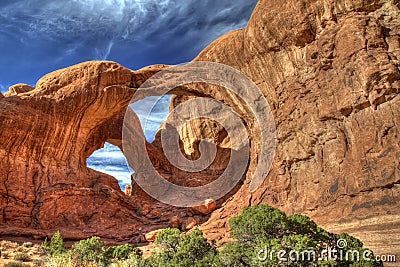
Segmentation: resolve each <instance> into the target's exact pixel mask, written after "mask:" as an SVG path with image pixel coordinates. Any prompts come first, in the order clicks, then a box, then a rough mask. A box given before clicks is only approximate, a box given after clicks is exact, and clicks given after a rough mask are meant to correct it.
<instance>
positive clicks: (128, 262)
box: [110, 248, 149, 267]
mask: <svg viewBox="0 0 400 267" xmlns="http://www.w3.org/2000/svg"><path fill="white" fill-rule="evenodd" d="M110 266H111V267H148V266H149V265H146V260H145V259H143V253H142V251H141V250H140V249H138V248H135V250H134V251H133V252H132V253H131V254H130V255H129V257H128V258H127V259H125V260H120V261H118V262H114V263H111V264H110Z"/></svg>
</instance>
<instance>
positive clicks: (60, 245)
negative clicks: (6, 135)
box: [42, 231, 65, 256]
mask: <svg viewBox="0 0 400 267" xmlns="http://www.w3.org/2000/svg"><path fill="white" fill-rule="evenodd" d="M42 248H43V250H44V252H45V254H50V255H53V256H54V255H58V254H62V253H64V252H65V246H64V240H63V237H62V235H61V233H60V231H57V232H55V233H54V235H53V236H52V237H51V240H50V242H49V241H48V240H47V238H46V239H45V240H44V242H43V243H42Z"/></svg>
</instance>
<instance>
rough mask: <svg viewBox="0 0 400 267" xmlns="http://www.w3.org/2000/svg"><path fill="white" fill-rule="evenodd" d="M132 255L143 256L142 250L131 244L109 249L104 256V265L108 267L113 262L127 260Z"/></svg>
mask: <svg viewBox="0 0 400 267" xmlns="http://www.w3.org/2000/svg"><path fill="white" fill-rule="evenodd" d="M131 253H135V254H136V253H139V254H140V255H141V250H140V249H138V248H135V247H134V246H132V245H129V244H125V245H121V246H112V247H108V248H107V249H106V250H105V251H104V254H103V260H102V262H103V265H104V266H108V265H109V264H111V262H112V261H113V260H119V261H121V260H127V259H128V258H129V256H130V254H131Z"/></svg>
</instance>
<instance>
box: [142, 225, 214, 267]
mask: <svg viewBox="0 0 400 267" xmlns="http://www.w3.org/2000/svg"><path fill="white" fill-rule="evenodd" d="M154 244H155V245H156V246H157V247H158V248H159V250H158V251H157V252H156V253H153V254H152V255H151V256H150V257H149V258H148V259H146V261H145V266H152V267H164V266H165V267H186V266H211V264H212V263H213V261H214V260H215V258H216V257H217V254H218V252H217V250H216V248H215V245H214V244H212V243H209V242H208V241H207V239H206V238H204V237H203V234H202V232H201V231H199V230H194V231H192V232H191V233H189V234H184V233H181V232H180V231H179V230H177V229H174V228H168V229H165V230H163V231H161V232H160V233H159V234H158V235H157V237H156V240H155V241H154Z"/></svg>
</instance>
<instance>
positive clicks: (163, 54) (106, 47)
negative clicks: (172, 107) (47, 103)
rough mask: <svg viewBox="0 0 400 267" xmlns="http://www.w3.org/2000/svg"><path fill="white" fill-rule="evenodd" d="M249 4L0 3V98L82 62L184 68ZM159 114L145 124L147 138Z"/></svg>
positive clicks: (246, 13)
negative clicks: (19, 86) (19, 85)
mask: <svg viewBox="0 0 400 267" xmlns="http://www.w3.org/2000/svg"><path fill="white" fill-rule="evenodd" d="M256 3H257V0H0V91H1V92H6V91H7V90H8V87H9V86H10V85H13V84H16V83H27V84H30V85H33V86H34V85H35V84H36V82H37V80H38V79H39V78H40V77H42V76H43V75H45V74H46V73H49V72H51V71H54V70H57V69H60V68H64V67H67V66H70V65H73V64H77V63H80V62H83V61H87V60H112V61H116V62H119V63H120V64H122V65H124V66H126V67H128V68H130V69H139V68H142V67H144V66H148V65H152V64H157V63H163V64H179V63H183V62H188V61H191V60H192V59H193V58H194V57H195V56H196V55H197V54H198V53H199V52H200V51H201V50H203V49H204V48H205V47H206V46H207V45H208V44H209V43H210V42H212V41H213V40H215V39H216V38H218V37H219V36H221V35H222V34H224V33H227V32H229V31H231V30H234V29H238V28H243V27H245V26H246V24H247V21H248V19H249V18H250V15H251V13H252V11H253V9H254V7H255V5H256ZM163 102H165V103H164V104H165V105H167V104H168V103H167V102H168V101H163ZM161 109H162V108H161ZM166 110H167V109H166V108H165V107H164V112H161V113H162V115H160V114H161V113H160V112H156V113H155V115H154V117H153V119H152V120H151V121H153V122H154V123H152V126H151V128H152V129H150V130H149V132H150V133H149V134H146V136H148V137H149V138H150V139H151V132H154V131H155V130H154V129H155V128H156V127H158V124H159V123H160V120H161V119H160V118H162V117H163V116H165V112H166ZM160 116H161V117H160ZM107 155H108V156H107ZM107 155H104V157H114V158H115V157H117V155H116V154H115V153H114V154H107ZM120 156H121V155H120ZM112 162H114V161H112ZM99 165H100V166H101V164H99Z"/></svg>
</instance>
